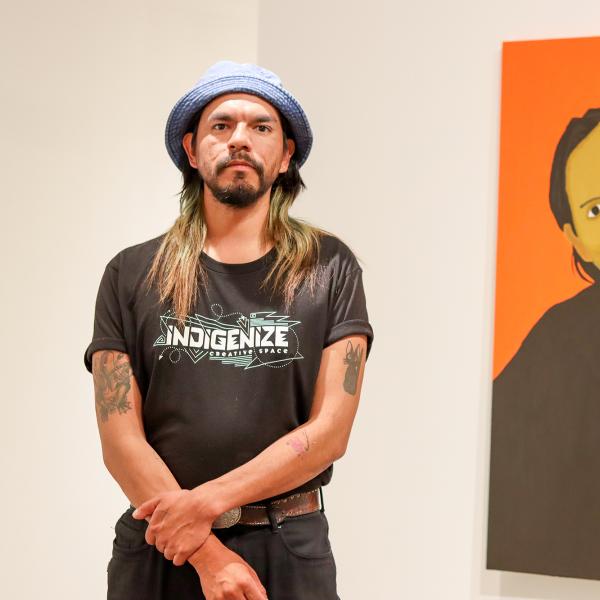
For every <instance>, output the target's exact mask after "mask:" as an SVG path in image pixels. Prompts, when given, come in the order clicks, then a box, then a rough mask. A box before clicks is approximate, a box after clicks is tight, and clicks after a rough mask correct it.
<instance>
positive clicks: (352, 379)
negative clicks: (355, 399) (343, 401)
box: [344, 340, 363, 394]
mask: <svg viewBox="0 0 600 600" xmlns="http://www.w3.org/2000/svg"><path fill="white" fill-rule="evenodd" d="M362 355H363V347H362V346H360V345H358V346H356V348H354V347H353V346H352V342H351V341H350V340H348V343H347V344H346V356H345V358H344V364H345V365H348V368H347V369H346V376H345V377H344V390H345V391H346V392H348V393H349V394H355V393H356V385H357V384H358V370H359V369H360V365H361V361H362Z"/></svg>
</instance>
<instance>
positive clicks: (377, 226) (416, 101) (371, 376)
mask: <svg viewBox="0 0 600 600" xmlns="http://www.w3.org/2000/svg"><path fill="white" fill-rule="evenodd" d="M598 22H600V4H599V3H597V2H596V1H592V0H574V2H572V3H571V4H570V5H569V6H568V7H567V6H566V5H565V3H564V2H562V1H560V2H559V1H557V0H547V1H545V2H540V1H539V0H537V1H536V0H505V1H503V2H501V1H500V0H493V1H491V2H476V1H475V0H457V1H455V2H452V3H449V2H442V1H441V0H437V1H435V2H434V1H429V2H422V3H406V2H392V1H391V0H390V1H387V2H384V1H383V0H373V1H371V2H368V3H365V2H357V1H356V0H350V1H349V0H346V1H344V2H342V1H340V0H331V1H330V2H322V1H321V2H316V1H315V0H307V1H305V2H302V3H298V2H290V1H288V0H283V1H282V0H278V1H275V0H262V1H261V2H258V0H254V1H250V2H249V1H247V0H246V1H244V0H229V1H228V2H225V3H207V2H192V1H190V0H187V1H186V0H175V1H174V2H169V3H162V2H158V1H157V0H147V1H141V0H133V1H131V2H125V3H123V2H119V3H117V2H115V1H114V0H109V1H107V2H103V3H93V2H90V1H89V0H85V1H83V2H74V1H67V0H59V1H57V2H53V3H43V2H39V1H38V2H29V3H21V4H19V5H17V4H16V3H8V2H3V3H1V4H0V34H1V35H0V45H1V50H2V53H1V57H2V58H1V59H0V60H1V61H2V73H3V77H2V78H0V90H1V96H0V97H1V101H2V109H3V110H2V111H1V112H0V126H1V131H2V137H1V139H0V159H1V161H2V166H3V171H2V187H3V190H2V191H3V196H2V198H3V199H2V206H3V217H4V218H3V235H2V236H1V241H0V244H1V249H2V251H3V256H4V263H3V265H4V266H3V274H4V286H3V289H4V291H5V293H4V295H3V298H2V314H3V315H4V322H3V331H4V340H3V341H4V343H3V344H2V360H1V364H2V365H3V381H4V386H3V394H2V399H3V402H2V407H3V414H2V416H3V419H2V438H1V440H2V441H1V442H0V444H1V446H0V449H1V452H0V461H1V464H0V466H1V468H2V473H3V482H4V485H3V494H2V500H1V505H0V508H1V510H2V515H3V520H2V522H3V525H4V527H3V543H2V549H1V550H0V552H1V558H2V561H1V563H2V567H3V569H2V583H1V584H0V589H1V590H2V596H3V597H7V598H23V599H33V598H45V599H48V600H54V599H61V600H70V599H73V600H80V599H81V598H85V599H86V600H87V599H89V600H95V599H97V600H100V599H101V598H104V597H105V589H106V583H105V570H104V569H105V565H106V563H107V562H108V558H109V556H110V550H111V543H112V538H113V535H114V531H113V527H114V522H115V520H116V518H117V517H118V516H119V515H120V514H121V513H122V512H123V510H124V509H125V508H126V507H127V505H128V502H127V500H126V498H125V496H124V495H123V493H122V492H121V490H120V489H119V488H118V486H117V484H116V483H115V482H114V480H113V479H112V478H111V477H110V475H109V474H108V473H107V471H106V469H105V467H104V465H103V463H102V457H101V452H100V443H99V438H98V432H97V427H96V422H95V416H94V411H93V393H92V379H91V375H90V374H89V373H87V372H86V371H85V369H84V367H83V351H84V349H85V347H86V346H87V344H88V342H89V340H90V337H91V334H92V330H91V328H92V319H93V306H94V300H95V295H96V292H97V287H98V283H99V280H100V276H101V274H102V271H103V268H104V266H105V264H106V262H107V261H108V260H109V259H110V258H111V257H112V256H114V254H116V253H117V252H118V251H119V250H120V249H122V248H124V247H126V246H128V245H132V244H134V243H137V242H141V241H144V240H147V239H149V238H151V237H154V236H156V235H158V234H159V233H161V232H162V231H164V230H165V229H166V228H167V227H168V226H169V225H170V224H171V223H172V222H173V220H174V219H175V217H176V215H177V209H178V202H177V191H178V189H179V186H180V177H179V172H178V171H177V170H176V169H175V168H174V166H173V165H172V163H171V162H170V159H169V157H168V155H167V153H166V150H165V148H164V141H163V135H164V125H165V121H166V118H167V115H168V113H169V111H170V109H171V107H172V105H173V104H174V102H175V101H176V100H177V99H178V98H179V97H180V96H181V95H182V94H183V93H184V92H185V91H187V89H188V88H189V87H190V86H191V85H192V84H193V83H195V81H196V80H197V79H198V78H199V77H200V75H201V74H202V72H203V71H204V70H205V69H206V68H207V67H208V66H209V65H210V64H212V63H213V62H215V61H216V60H220V59H231V60H237V61H240V62H259V64H261V65H263V66H265V67H267V68H271V69H273V70H275V72H277V73H278V74H279V75H280V76H281V78H282V79H283V82H284V84H285V85H286V86H287V87H288V88H289V89H290V90H291V91H292V92H293V93H294V94H295V95H296V96H297V97H298V99H299V100H300V101H301V102H302V104H303V106H305V108H306V111H307V114H308V116H309V119H310V121H311V124H312V127H313V130H314V135H315V142H314V146H313V150H312V153H311V156H310V158H309V160H308V162H307V163H306V166H305V167H303V169H302V174H303V178H304V180H305V182H306V183H307V185H308V189H307V190H306V192H305V193H304V194H303V195H301V196H300V197H299V198H298V200H297V203H296V206H295V207H294V210H293V212H294V214H295V215H296V216H300V217H302V218H305V219H307V220H309V221H312V222H314V223H316V224H318V225H321V226H323V227H325V228H326V229H330V230H332V231H334V232H335V233H337V234H338V235H339V236H340V237H342V239H344V240H345V241H346V242H347V243H348V244H349V245H350V246H351V247H352V248H353V249H354V250H355V252H356V253H357V255H358V256H359V259H361V264H362V266H363V270H364V281H365V290H366V295H367V306H368V309H369V315H370V317H371V322H372V324H373V328H374V331H375V343H374V346H373V352H372V354H371V356H370V358H369V363H368V365H367V373H366V377H365V381H364V386H363V395H362V398H361V405H360V407H359V411H358V414H357V418H356V422H355V426H354V429H353V433H352V437H351V440H350V444H349V447H348V451H347V453H346V455H345V456H344V457H343V458H342V459H341V460H340V461H338V462H337V463H336V465H335V468H334V475H333V480H332V482H331V484H330V485H329V486H327V487H326V488H325V490H324V495H325V505H326V511H327V515H328V519H329V522H330V525H331V531H330V535H331V539H332V544H333V547H334V552H335V557H336V562H337V568H338V586H339V593H340V597H341V598H342V599H343V600H359V599H360V600H362V599H365V598H368V599H369V600H391V599H396V598H398V599H400V598H410V599H411V600H432V599H444V600H469V599H470V600H483V599H490V600H491V599H501V598H502V599H504V598H510V599H512V600H592V599H595V598H597V597H598V596H599V595H600V582H595V581H582V580H570V579H565V578H552V577H543V576H536V575H528V574H515V573H512V574H511V573H499V572H490V571H486V570H485V564H484V555H485V528H486V511H487V476H488V473H487V463H488V455H489V448H488V446H489V419H490V405H491V396H490V393H491V347H492V315H493V290H494V258H495V226H496V222H495V221H496V186H497V159H498V152H497V146H498V125H499V124H498V114H499V112H498V111H499V92H500V48H501V41H502V40H508V39H539V38H546V37H573V36H582V35H594V34H597V33H598V32H597V31H595V30H594V29H593V27H594V25H595V24H596V23H598ZM273 600H277V599H273Z"/></svg>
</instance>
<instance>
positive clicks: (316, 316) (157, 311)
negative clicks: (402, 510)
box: [84, 234, 373, 501]
mask: <svg viewBox="0 0 600 600" xmlns="http://www.w3.org/2000/svg"><path fill="white" fill-rule="evenodd" d="M164 235H165V234H163V235H161V236H159V237H157V238H154V239H152V240H149V241H147V242H143V243H141V244H137V245H134V246H130V247H128V248H125V249H124V250H121V251H120V252H119V253H118V254H117V255H116V256H114V257H113V258H112V259H111V260H110V261H109V263H108V264H107V266H106V269H105V271H104V275H103V277H102V280H101V282H100V288H99V290H98V295H97V299H96V307H95V318H94V333H93V338H92V342H91V343H90V344H89V346H88V347H87V349H86V350H85V355H84V361H85V366H86V368H87V370H88V371H90V372H91V371H92V354H93V353H94V352H95V351H96V350H100V349H114V350H120V351H122V352H125V353H127V354H128V355H129V358H130V361H131V365H132V371H133V374H134V375H135V377H136V381H137V383H138V385H139V388H140V391H141V396H142V401H143V420H144V428H145V433H146V438H147V440H148V443H149V444H150V445H151V446H152V447H153V448H154V449H155V450H156V452H157V453H158V454H159V456H160V457H161V458H162V459H163V460H164V462H165V464H166V465H167V466H168V467H169V469H170V470H171V472H172V473H173V475H174V477H175V478H176V480H177V482H178V483H179V485H180V486H181V487H182V488H184V489H192V488H193V487H196V486H198V485H200V484H202V483H204V482H206V481H209V480H211V479H215V478H217V477H219V476H221V475H223V474H224V473H227V472H228V471H231V470H232V469H235V468H236V467H238V466H240V465H242V464H244V463H246V462H248V461H249V460H251V459H252V458H254V457H255V456H256V455H257V454H259V453H260V452H262V451H263V450H264V449H265V448H267V447H268V446H269V445H271V444H272V443H273V442H274V441H276V440H277V439H279V438H280V437H282V436H283V435H285V434H286V433H288V432H290V431H291V430H293V429H295V428H296V427H298V426H299V425H301V424H302V423H305V422H306V421H307V420H308V417H309V414H310V410H311V405H312V398H313V394H314V388H315V382H316V378H317V375H318V371H319V366H320V362H321V353H322V350H323V348H324V347H326V346H328V345H330V344H332V343H333V342H335V341H337V340H339V339H340V338H342V337H344V336H346V335H350V334H361V333H362V334H366V336H367V342H368V343H367V353H366V357H367V358H368V356H369V353H370V350H371V344H372V341H373V329H372V327H371V325H370V323H369V318H368V314H367V307H366V301H365V294H364V290H363V284H362V269H361V267H360V266H359V264H358V262H357V260H356V257H355V256H354V254H353V253H352V251H351V250H350V249H349V248H348V246H347V245H346V244H345V243H344V242H342V241H341V240H339V238H337V237H335V236H330V235H327V236H325V237H323V238H322V239H321V251H320V257H319V267H320V272H321V274H322V277H320V278H319V281H320V282H321V283H320V284H319V285H318V286H317V288H316V291H315V293H314V296H312V297H311V295H310V293H309V290H308V289H305V287H303V288H301V290H300V291H299V292H298V293H297V295H296V298H295V300H294V302H293V303H292V304H291V307H290V309H289V311H288V313H287V314H284V313H282V312H281V306H283V302H281V303H279V301H277V300H273V299H272V298H271V297H270V294H269V292H268V291H267V290H262V291H261V290H259V286H260V283H261V282H262V280H263V278H264V276H265V275H266V274H267V272H268V267H269V265H270V264H271V263H272V261H273V259H274V258H275V256H276V250H275V248H272V249H271V250H270V251H269V252H268V253H267V254H265V255H264V256H262V257H261V258H259V259H257V260H254V261H252V262H248V263H241V264H231V263H222V262H219V261H217V260H215V259H213V258H211V257H210V256H208V255H207V254H205V253H204V252H202V254H201V258H202V261H203V264H204V266H205V267H206V268H207V274H208V287H207V288H205V287H204V286H203V285H202V284H201V283H200V282H199V286H200V287H199V294H198V301H197V303H196V306H195V309H194V310H193V311H190V314H189V315H188V316H187V319H186V326H185V328H181V327H178V326H177V321H176V317H175V315H174V313H173V311H172V310H170V308H169V307H165V306H164V305H163V304H161V303H159V302H158V293H157V292H156V290H155V289H154V288H153V289H152V290H151V291H150V293H146V285H145V282H144V278H145V276H146V274H147V272H148V270H149V268H150V265H151V262H152V259H153V257H154V254H155V252H156V250H157V249H158V247H159V245H160V243H161V242H162V239H163V237H164ZM273 298H276V296H273ZM332 471H333V465H330V466H329V467H328V468H327V469H325V470H324V471H323V472H321V473H320V474H319V475H317V476H315V477H314V478H313V479H312V480H310V481H308V482H306V483H305V484H303V485H301V486H299V487H297V488H294V489H293V490H289V491H287V492H285V493H282V494H279V495H277V496H272V497H271V498H266V499H261V500H263V501H264V500H269V499H275V498H280V497H283V496H286V495H288V494H291V493H295V492H301V491H308V490H311V489H315V488H316V487H318V486H320V485H326V484H327V483H329V481H330V480H331V475H332ZM257 501H258V500H257Z"/></svg>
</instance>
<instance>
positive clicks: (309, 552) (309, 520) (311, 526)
mask: <svg viewBox="0 0 600 600" xmlns="http://www.w3.org/2000/svg"><path fill="white" fill-rule="evenodd" d="M279 534H280V535H281V541H282V542H283V544H284V546H285V547H286V549H287V550H288V552H289V553H290V554H293V555H294V556H296V557H298V558H306V559H316V558H332V557H333V551H332V548H331V543H330V541H329V523H328V521H327V517H326V516H325V512H324V511H320V510H318V511H315V512H311V513H307V514H305V515H299V516H296V517H287V518H286V519H285V520H284V521H283V522H282V523H281V528H280V529H279Z"/></svg>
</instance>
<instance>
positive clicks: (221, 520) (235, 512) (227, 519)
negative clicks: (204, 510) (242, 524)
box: [212, 506, 242, 529]
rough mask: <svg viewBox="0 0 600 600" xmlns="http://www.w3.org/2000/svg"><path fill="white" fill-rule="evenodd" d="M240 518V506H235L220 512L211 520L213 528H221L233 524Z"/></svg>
mask: <svg viewBox="0 0 600 600" xmlns="http://www.w3.org/2000/svg"><path fill="white" fill-rule="evenodd" d="M241 518H242V507H241V506H236V507H235V508H230V509H229V510H226V511H225V512H224V513H222V514H220V515H219V516H218V517H217V518H216V519H215V520H214V522H213V524H212V528H213V529H223V528H225V527H231V526H232V525H235V524H236V523H237V522H238V521H239V520H240V519H241Z"/></svg>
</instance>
